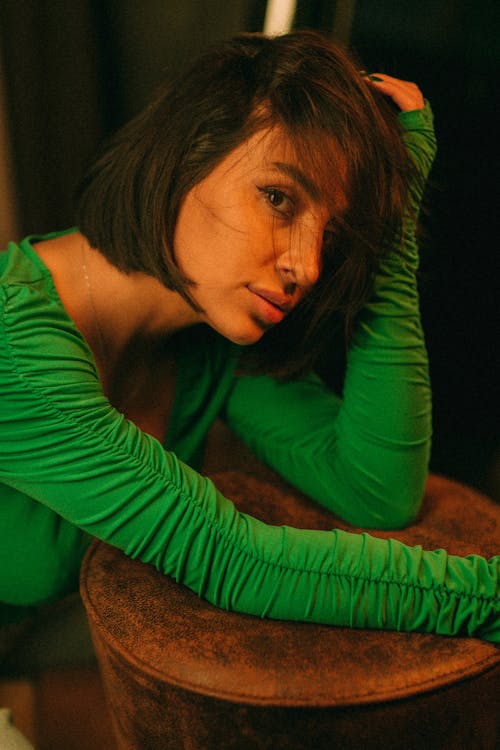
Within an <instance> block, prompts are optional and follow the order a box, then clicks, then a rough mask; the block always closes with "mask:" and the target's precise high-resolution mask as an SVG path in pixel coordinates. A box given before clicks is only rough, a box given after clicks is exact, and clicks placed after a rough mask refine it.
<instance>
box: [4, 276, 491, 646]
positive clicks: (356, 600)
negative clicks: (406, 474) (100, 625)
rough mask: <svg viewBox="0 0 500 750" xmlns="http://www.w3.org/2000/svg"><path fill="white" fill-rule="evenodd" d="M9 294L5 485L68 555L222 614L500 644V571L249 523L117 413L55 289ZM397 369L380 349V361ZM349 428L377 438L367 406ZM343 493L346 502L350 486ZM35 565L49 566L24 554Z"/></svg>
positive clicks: (336, 535)
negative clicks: (93, 540)
mask: <svg viewBox="0 0 500 750" xmlns="http://www.w3.org/2000/svg"><path fill="white" fill-rule="evenodd" d="M388 276H389V274H388ZM405 283H406V282H405ZM1 294H2V314H1V318H0V482H2V483H4V485H5V486H6V487H8V488H9V490H10V492H11V493H12V498H11V499H12V501H13V502H14V500H15V498H16V496H17V498H18V499H20V498H21V497H27V498H32V499H33V500H35V501H36V502H34V503H32V506H33V509H36V508H38V507H39V508H41V509H43V508H48V509H51V510H52V511H54V513H55V514H57V516H56V518H61V519H65V521H63V520H61V529H62V530H64V529H66V531H65V532H64V533H65V534H66V536H65V537H64V544H67V545H68V546H69V547H71V545H72V544H80V543H81V539H80V538H78V539H75V540H73V542H72V540H71V535H70V534H68V533H67V529H68V528H73V529H74V528H80V529H83V530H84V531H85V532H86V533H88V534H90V535H92V536H95V537H98V538H100V539H103V540H105V541H107V542H108V543H110V544H112V545H115V546H117V547H119V548H120V549H122V550H124V551H125V553H126V554H128V555H130V556H132V557H134V558H138V559H140V560H142V561H144V562H147V563H151V564H153V565H154V566H156V567H157V568H158V569H159V570H160V571H162V572H163V573H165V574H166V575H169V576H173V577H174V578H175V579H176V580H178V581H180V582H182V583H184V584H185V585H187V586H189V587H190V588H191V589H192V590H194V591H195V592H197V593H198V594H199V595H200V596H203V597H205V598H207V599H208V600H209V601H210V602H212V603H214V604H215V605H217V606H219V607H223V608H227V609H232V610H235V611H241V612H247V613H250V614H254V615H258V616H261V617H274V618H284V619H293V620H304V621H314V622H320V623H328V624H332V625H349V626H353V627H371V628H388V629H397V630H409V631H411V630H421V631H426V632H436V633H442V634H447V635H453V634H459V633H461V634H469V635H476V636H479V637H482V638H485V639H488V640H490V641H496V642H498V641H500V612H499V607H500V603H499V592H498V574H499V568H500V558H499V557H495V558H493V559H492V560H490V561H489V562H488V561H486V560H485V559H483V558H481V557H479V556H470V557H468V558H465V559H462V558H458V557H453V556H449V555H447V554H446V552H444V551H443V550H438V551H435V552H424V551H422V550H421V549H420V548H418V547H416V548H410V547H407V546H405V545H403V544H401V543H399V542H397V541H385V540H380V539H375V538H373V537H371V536H369V535H368V534H352V533H349V532H345V531H339V530H332V531H330V532H325V531H304V530H296V529H292V528H288V527H274V526H269V525H266V524H264V523H261V522H260V521H258V520H256V519H253V518H250V517H249V516H247V515H245V514H243V513H239V512H238V511H236V510H235V508H234V506H233V505H232V503H231V502H230V501H229V500H228V499H226V498H225V497H223V496H222V495H221V493H220V492H218V491H217V489H216V488H215V487H214V485H213V484H212V482H211V481H210V480H208V479H207V478H205V477H203V476H201V475H200V474H198V473H197V472H195V471H194V470H193V469H191V468H190V467H188V466H187V465H186V464H184V463H182V461H180V460H179V459H178V458H177V457H176V456H175V455H174V454H173V453H171V452H168V451H165V450H164V448H162V446H161V445H160V443H158V442H157V441H156V440H154V439H153V438H151V437H150V436H148V435H146V434H144V433H143V432H141V430H139V429H138V428H137V427H136V426H135V425H134V424H133V423H131V422H129V421H127V420H126V419H125V418H124V417H123V416H122V415H120V414H119V413H118V412H117V411H115V410H114V409H113V408H112V407H111V406H110V404H109V403H108V402H107V400H106V398H105V396H104V394H103V392H102V388H101V385H100V383H99V378H98V374H97V371H96V368H95V363H93V361H92V360H91V359H90V358H89V352H88V347H87V345H86V343H85V341H84V340H83V338H82V337H81V335H80V334H79V332H78V331H77V330H76V328H75V327H74V325H73V323H72V321H70V320H69V319H68V317H67V315H66V313H65V311H64V308H62V306H61V303H60V300H59V299H58V298H57V295H56V293H55V290H53V292H52V293H50V294H48V293H47V281H46V279H45V280H44V279H40V281H39V282H32V283H29V284H26V283H15V284H5V285H4V286H3V287H2V288H1ZM377 304H381V305H384V304H390V305H393V304H397V303H396V302H395V301H394V302H392V303H385V302H380V303H378V302H377V301H376V300H375V302H374V305H375V306H376V305H377ZM377 315H378V311H377V309H376V307H374V308H372V310H371V311H369V312H368V314H367V316H366V322H365V324H364V326H362V327H361V328H360V330H359V332H358V334H357V341H356V344H355V349H354V355H355V357H358V362H359V367H362V368H365V369H366V376H365V377H369V370H370V368H371V367H372V366H373V362H372V361H371V360H370V361H369V362H367V363H366V364H365V363H364V356H365V355H364V349H365V348H366V345H365V343H364V342H363V340H364V338H365V337H366V336H370V335H371V334H370V329H371V327H372V326H374V325H375V318H376V317H377ZM405 316H406V308H405V313H404V315H402V316H401V318H403V317H405ZM379 335H381V334H380V333H378V334H377V336H379ZM416 338H419V337H416ZM403 348H404V347H401V351H402V349H403ZM418 348H419V351H420V350H421V343H419V344H418ZM396 349H399V347H396ZM387 356H388V354H387V353H386V352H385V347H381V354H379V355H376V356H375V358H374V359H375V360H378V359H379V358H380V359H381V360H385V359H386V358H387ZM419 356H420V355H419ZM375 364H376V361H375ZM340 416H341V415H340V410H339V417H340ZM348 417H349V414H347V413H345V415H344V417H343V419H344V420H348ZM353 421H354V423H355V426H354V427H353V428H352V429H353V430H356V429H357V430H359V431H360V432H361V433H365V432H366V429H367V428H366V427H365V426H359V427H358V426H357V423H358V417H357V416H356V412H355V405H353ZM389 433H390V431H389V428H388V438H387V439H388V440H389V441H390V434H389ZM396 437H397V439H398V440H399V439H400V438H401V436H400V435H397V436H396ZM403 437H404V439H405V441H406V442H407V443H408V444H412V443H415V442H416V443H418V442H419V440H421V439H422V438H421V437H420V438H415V437H414V436H413V435H409V436H405V435H403ZM393 439H395V438H393ZM374 440H375V441H379V442H380V438H379V437H376V438H374ZM360 460H361V458H360ZM368 471H370V470H368ZM367 481H368V480H367ZM373 481H374V483H375V484H377V485H378V483H379V482H380V480H379V479H377V478H375V479H374V480H373ZM331 494H332V496H341V494H342V487H340V489H338V488H333V487H332V493H331ZM8 497H9V496H8V495H7V500H8ZM2 501H3V500H2ZM30 512H31V511H30ZM32 518H33V519H34V520H36V519H37V515H36V511H35V510H33V516H32ZM67 522H69V523H67ZM31 554H33V555H34V556H35V557H36V559H40V550H39V549H38V550H31V549H30V548H29V546H28V545H27V546H26V550H25V555H26V556H27V557H28V558H29V556H30V555H31ZM7 564H8V561H7ZM51 575H54V577H56V575H57V570H56V571H55V572H51V571H48V572H47V578H50V576H51ZM13 578H14V577H13ZM8 580H9V576H8V570H6V569H5V568H4V569H3V570H2V571H1V573H0V587H1V586H3V587H4V588H3V592H4V593H3V598H4V600H5V601H8V602H9V603H10V604H12V605H22V604H31V603H33V601H34V600H35V599H36V597H37V594H36V591H34V590H32V591H30V592H29V593H28V592H27V591H23V590H21V589H20V588H18V589H15V587H11V588H10V589H9V585H8ZM37 585H38V584H37ZM39 585H40V586H41V587H42V588H43V584H42V583H40V584H39ZM50 585H51V581H49V580H48V581H47V586H46V588H47V591H49V590H50ZM47 591H46V592H45V594H44V595H46V594H47ZM42 593H43V592H41V594H40V596H41V595H42Z"/></svg>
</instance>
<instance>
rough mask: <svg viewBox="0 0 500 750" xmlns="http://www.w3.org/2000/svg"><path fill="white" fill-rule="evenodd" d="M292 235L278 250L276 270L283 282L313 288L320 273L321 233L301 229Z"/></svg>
mask: <svg viewBox="0 0 500 750" xmlns="http://www.w3.org/2000/svg"><path fill="white" fill-rule="evenodd" d="M294 234H295V236H290V237H289V238H288V240H289V241H288V243H286V244H284V245H283V246H282V248H280V252H279V253H278V255H277V258H276V269H277V271H278V272H279V274H280V275H281V276H282V277H283V278H284V279H285V281H287V282H289V283H293V284H296V285H297V286H299V287H302V288H308V287H311V286H314V284H315V283H316V282H317V281H318V279H319V276H320V273H321V254H322V248H323V231H321V232H319V231H312V230H310V229H304V228H303V227H302V229H301V231H300V232H295V233H294Z"/></svg>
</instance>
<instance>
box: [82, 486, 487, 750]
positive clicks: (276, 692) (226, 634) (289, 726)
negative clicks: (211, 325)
mask: <svg viewBox="0 0 500 750" xmlns="http://www.w3.org/2000/svg"><path fill="white" fill-rule="evenodd" d="M214 480H215V481H216V483H217V484H218V486H219V487H220V489H221V490H222V491H223V492H224V493H225V494H226V495H227V496H228V497H231V498H232V499H233V500H234V501H235V502H236V504H237V505H238V507H240V508H241V509H242V510H244V511H245V512H250V513H252V514H253V515H255V516H257V517H259V518H261V519H262V520H265V521H268V522H270V523H279V524H281V523H286V524H291V525H295V526H301V527H303V528H307V527H309V528H323V529H325V528H326V529H328V528H331V527H332V526H333V525H336V526H338V527H342V528H348V527H347V526H346V525H345V524H342V523H339V521H338V520H337V519H335V518H334V517H333V516H332V515H330V514H329V513H327V512H326V511H324V510H322V509H321V508H319V507H318V506H316V505H314V504H313V503H311V501H308V500H307V499H305V498H304V497H302V496H301V495H300V494H299V493H297V492H295V491H293V490H291V489H290V488H289V487H288V486H287V485H285V484H284V483H282V482H278V481H270V480H269V478H267V479H266V480H262V479H257V478H255V477H252V476H251V475H249V474H246V473H244V472H241V471H239V472H231V471H227V472H223V473H221V474H220V475H218V476H215V477H214ZM264 503H265V506H264ZM372 533H374V534H375V535H377V536H381V537H385V538H387V537H389V536H396V537H397V538H399V539H401V540H402V541H404V542H407V543H410V544H422V545H424V546H425V547H426V548H436V547H439V546H444V547H445V548H446V549H448V551H450V552H452V553H456V554H469V553H471V552H480V553H482V554H484V555H486V556H487V557H489V556H491V555H492V554H494V553H495V551H496V552H498V547H499V544H498V542H499V536H500V508H499V507H498V506H497V505H495V503H493V502H492V501H490V500H488V499H487V498H485V497H483V496H481V495H479V494H478V493H476V492H474V491H472V490H470V489H469V488H467V487H464V486H462V485H460V484H457V483H456V482H452V481H449V480H446V479H443V478H439V477H430V478H429V482H428V487H427V492H426V497H425V501H424V506H423V509H422V512H421V514H420V517H419V520H418V521H417V522H416V523H415V525H414V526H412V527H411V528H409V529H406V530H405V531H404V532H392V534H391V533H388V532H372ZM81 581H82V585H81V590H82V596H83V600H84V604H85V607H86V610H87V615H88V618H89V621H90V627H91V631H92V634H93V638H94V642H95V647H96V651H97V655H98V659H99V662H100V667H101V670H102V675H103V679H104V684H105V688H106V691H107V695H108V699H109V703H110V707H111V712H112V714H113V716H114V721H115V730H116V735H117V742H118V747H119V748H120V749H121V750H125V748H126V749H127V750H132V748H133V749H134V750H169V749H170V748H172V750H181V749H182V748H189V749H190V750H201V749H203V750H226V749H227V750H229V749H234V750H255V749H256V748H257V749H261V748H262V749H264V748H269V750H271V748H272V750H279V749H282V748H286V749H292V748H293V749H294V750H295V749H298V748H300V749H301V750H303V749H304V748H315V749H319V750H321V748H333V747H335V748H342V750H350V749H351V748H352V749H354V748H356V750H375V748H380V749H381V748H383V749H384V750H388V749H392V748H403V747H404V748H405V750H412V749H414V748H415V749H416V748H426V750H427V749H433V748H435V749H436V750H437V749H438V748H439V750H447V749H449V750H461V748H464V749H466V750H474V749H475V748H477V749H478V750H479V748H481V750H498V747H499V746H500V712H499V707H500V700H499V698H500V650H499V649H497V647H496V646H494V645H492V644H488V643H485V642H482V641H480V640H477V639H470V638H445V637H440V636H433V635H424V634H405V633H391V632H381V631H368V630H350V629H347V628H333V627H327V626H320V625H310V624H303V623H290V622H277V621H270V620H259V619H258V618H254V617H249V616H244V615H238V614H233V613H227V612H224V611H221V610H218V609H216V608H215V607H213V606H211V605H210V604H207V603H206V602H204V601H202V600H200V599H199V598H198V597H197V596H196V595H195V594H193V593H191V592H190V591H189V590H188V589H186V588H184V587H183V586H180V585H178V584H176V583H175V582H173V581H172V580H170V579H168V578H166V577H165V576H162V575H161V574H160V573H158V572H157V571H156V570H155V569H153V568H152V567H150V566H148V565H144V564H142V563H140V562H135V561H132V560H129V559H128V558H127V557H125V555H123V554H122V553H121V552H118V551H117V550H115V549H113V548H111V547H109V546H107V545H105V544H102V543H94V544H93V545H92V547H91V548H90V550H89V552H88V554H87V557H86V560H85V564H84V567H83V570H82V579H81Z"/></svg>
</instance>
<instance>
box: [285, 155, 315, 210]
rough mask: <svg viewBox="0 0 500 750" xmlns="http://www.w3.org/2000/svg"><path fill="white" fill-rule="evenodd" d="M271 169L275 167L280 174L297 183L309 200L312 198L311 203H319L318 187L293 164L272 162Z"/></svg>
mask: <svg viewBox="0 0 500 750" xmlns="http://www.w3.org/2000/svg"><path fill="white" fill-rule="evenodd" d="M273 167H275V168H276V169H277V170H278V171H279V172H282V173H283V174H286V175H287V176H288V177H291V178H292V179H293V180H295V182H297V183H298V184H299V185H300V186H301V187H302V188H303V189H304V190H305V192H306V193H307V194H308V195H309V197H310V198H312V200H313V201H315V202H316V203H318V202H319V201H320V198H321V195H320V191H319V188H318V186H317V185H316V183H315V182H314V181H313V180H311V178H310V177H308V176H307V175H306V174H305V173H304V172H303V171H302V170H301V169H299V168H298V167H296V166H295V165H294V164H288V163H287V162H282V161H275V162H273Z"/></svg>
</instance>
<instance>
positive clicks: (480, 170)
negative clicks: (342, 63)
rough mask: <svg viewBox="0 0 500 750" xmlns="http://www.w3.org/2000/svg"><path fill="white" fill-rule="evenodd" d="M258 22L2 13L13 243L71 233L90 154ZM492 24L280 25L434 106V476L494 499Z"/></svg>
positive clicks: (189, 13)
mask: <svg viewBox="0 0 500 750" xmlns="http://www.w3.org/2000/svg"><path fill="white" fill-rule="evenodd" d="M265 6H266V3H265V2H262V1H261V0H254V1H253V2H252V0H234V1H231V2H228V1H227V0H224V2H223V1H222V0H207V1H206V2H196V1H195V0H175V1H173V2H168V1H166V0H144V1H143V2H139V1H138V0H135V2H132V0H74V2H67V0H0V51H1V53H2V57H3V69H4V75H5V81H4V84H5V87H6V96H7V107H8V120H9V122H8V126H9V131H10V140H11V146H12V152H13V162H14V175H15V188H16V198H17V204H18V209H19V211H18V213H19V232H20V235H23V234H27V233H30V232H44V231H50V230H53V229H59V228H63V227H66V226H70V225H72V224H73V221H74V220H73V203H72V193H73V190H74V187H75V185H76V183H77V182H78V179H79V177H80V176H81V174H82V172H83V170H84V168H85V165H86V164H87V163H88V162H89V160H90V159H91V157H92V155H93V154H94V152H95V151H96V149H97V146H98V144H99V143H100V142H101V140H102V138H103V137H105V136H106V135H107V134H108V133H110V132H111V131H113V130H115V129H116V128H117V127H118V126H119V125H120V124H121V123H123V122H124V121H125V120H127V119H128V118H129V117H130V116H132V115H133V114H134V113H135V112H137V111H138V110H139V109H141V107H142V106H143V105H144V104H145V103H146V102H147V101H148V100H149V99H150V97H151V95H152V94H153V92H154V90H155V88H156V87H157V86H158V85H159V84H160V83H161V82H162V81H163V80H165V79H168V78H170V77H173V76H174V75H175V74H176V72H177V71H178V70H179V69H180V68H182V67H183V66H184V65H185V64H186V63H188V62H189V60H190V59H191V58H192V57H194V56H195V55H196V54H197V53H198V52H199V51H200V50H201V49H202V48H203V47H204V46H205V45H206V44H207V43H209V42H210V41H212V40H216V39H220V38H223V37H226V36H228V35H230V34H232V33H235V32H238V31H259V30H261V29H262V24H263V19H264V13H265ZM499 20H500V3H498V2H497V0H489V1H488V0H477V1H476V2H474V1H473V0H471V1H470V2H466V1H465V0H461V1H460V0H436V1H435V2H433V1H432V0H419V1H418V2H417V1H415V2H409V1H406V2H405V1H404V0H386V1H384V0H358V1H357V2H345V1H344V2H340V0H338V1H337V2H335V0H329V1H328V2H321V1H320V0H318V2H314V0H311V1H310V2H304V1H303V2H299V3H298V9H297V13H296V18H295V22H294V26H295V27H296V28H304V27H312V28H317V29H320V30H322V31H323V32H324V33H325V34H326V35H328V36H330V37H332V38H335V39H337V40H340V41H344V42H345V41H347V42H349V43H350V46H351V47H352V48H353V49H354V50H355V51H356V52H357V53H358V55H359V56H360V57H361V59H362V60H363V63H364V67H365V68H366V69H370V70H379V71H384V72H387V73H390V74H392V75H395V76H398V77H401V78H406V79H408V80H415V81H417V82H418V83H419V84H420V86H421V88H422V90H423V91H424V93H425V94H426V96H427V97H428V98H429V99H430V100H431V102H432V105H433V109H434V112H435V116H436V129H437V135H438V142H439V154H438V158H437V161H436V164H435V167H434V169H433V172H432V180H431V182H432V185H431V190H430V191H429V196H428V198H429V209H430V210H429V213H428V215H427V216H426V218H425V220H424V229H425V241H424V245H423V250H422V273H421V293H422V313H423V318H424V325H425V329H426V335H427V342H428V347H429V353H430V360H431V374H432V381H433V391H434V431H435V435H434V448H433V456H432V469H433V470H434V471H437V472H440V473H444V474H448V475H451V476H454V477H457V478H458V479H461V480H463V481H465V482H468V483H470V484H474V485H476V486H477V487H479V488H481V489H484V490H486V491H487V492H489V493H490V494H492V495H493V496H495V497H497V498H500V457H499V422H500V420H499V416H500V414H499V408H498V407H499V398H498V396H499V383H500V367H499V356H498V343H499V331H500V318H499V312H498V310H499V296H500V295H499V292H498V271H499V263H498V256H499V251H500V243H499V240H498V232H497V223H498V217H499V200H498V198H499V193H498V190H497V183H498V180H499V175H498V172H499V160H498V140H499V135H498V131H499V124H500V123H499V118H498V112H497V110H498V107H499V104H500V101H499V97H498V93H497V92H498V87H499V86H500V75H499V73H500V49H499V39H500V23H499ZM14 239H16V238H14Z"/></svg>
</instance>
